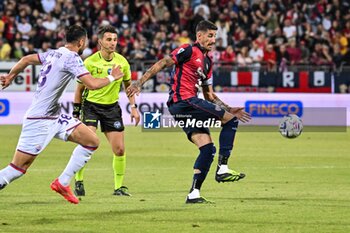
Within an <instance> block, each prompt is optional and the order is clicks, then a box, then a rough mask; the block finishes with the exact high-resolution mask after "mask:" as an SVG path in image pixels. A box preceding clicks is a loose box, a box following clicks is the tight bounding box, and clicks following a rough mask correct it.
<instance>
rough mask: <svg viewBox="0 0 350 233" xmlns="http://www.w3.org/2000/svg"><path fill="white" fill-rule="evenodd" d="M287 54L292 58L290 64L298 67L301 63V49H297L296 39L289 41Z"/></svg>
mask: <svg viewBox="0 0 350 233" xmlns="http://www.w3.org/2000/svg"><path fill="white" fill-rule="evenodd" d="M287 52H288V54H289V56H290V64H291V65H296V64H298V63H300V62H301V49H300V48H299V47H297V43H296V40H295V39H291V40H290V41H289V44H288V47H287Z"/></svg>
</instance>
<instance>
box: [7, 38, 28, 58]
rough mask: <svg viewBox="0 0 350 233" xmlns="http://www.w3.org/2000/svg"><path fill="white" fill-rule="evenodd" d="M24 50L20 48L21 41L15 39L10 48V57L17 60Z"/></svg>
mask: <svg viewBox="0 0 350 233" xmlns="http://www.w3.org/2000/svg"><path fill="white" fill-rule="evenodd" d="M24 54H25V52H24V50H23V48H22V45H21V41H20V40H16V41H15V43H14V44H13V48H12V50H11V55H10V58H12V59H16V60H19V59H21V58H22V57H23V56H24Z"/></svg>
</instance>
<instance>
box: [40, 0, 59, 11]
mask: <svg viewBox="0 0 350 233" xmlns="http://www.w3.org/2000/svg"><path fill="white" fill-rule="evenodd" d="M41 5H42V7H43V10H44V11H45V13H50V12H51V11H53V9H54V8H55V6H56V0H41Z"/></svg>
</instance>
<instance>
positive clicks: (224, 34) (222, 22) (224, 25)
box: [216, 15, 230, 47]
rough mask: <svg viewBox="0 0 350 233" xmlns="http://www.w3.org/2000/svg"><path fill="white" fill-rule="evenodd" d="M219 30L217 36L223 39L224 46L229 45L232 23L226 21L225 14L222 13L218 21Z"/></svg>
mask: <svg viewBox="0 0 350 233" xmlns="http://www.w3.org/2000/svg"><path fill="white" fill-rule="evenodd" d="M216 26H217V27H218V30H217V32H216V38H221V39H222V46H223V47H226V46H227V39H228V31H229V30H230V25H229V23H228V22H226V19H225V15H220V16H219V20H218V21H217V22H216Z"/></svg>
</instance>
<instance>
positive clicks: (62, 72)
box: [0, 25, 124, 204]
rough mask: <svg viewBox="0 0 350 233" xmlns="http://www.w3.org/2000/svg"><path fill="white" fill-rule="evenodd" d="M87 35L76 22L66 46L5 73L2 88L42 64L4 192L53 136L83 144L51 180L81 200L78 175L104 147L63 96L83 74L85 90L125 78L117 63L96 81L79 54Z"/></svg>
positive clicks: (3, 177) (1, 182)
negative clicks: (74, 182)
mask: <svg viewBox="0 0 350 233" xmlns="http://www.w3.org/2000/svg"><path fill="white" fill-rule="evenodd" d="M86 41H87V33H86V30H85V29H84V28H82V27H80V26H77V25H73V26H71V27H69V28H68V30H67V32H66V45H65V46H64V47H61V48H58V49H55V50H50V51H48V52H45V53H39V54H32V55H28V56H25V57H23V58H22V59H21V60H20V61H19V62H18V63H17V64H16V65H15V66H14V67H13V68H12V69H11V71H10V73H9V74H7V75H2V76H0V83H1V86H2V88H3V89H4V88H6V87H8V86H9V85H10V84H11V82H12V81H13V79H14V78H15V77H16V76H17V74H18V73H20V72H21V71H23V70H24V69H25V68H26V67H27V66H28V65H39V64H42V68H41V70H40V78H39V81H38V86H37V90H36V92H35V95H34V99H33V102H32V104H31V106H30V108H29V109H28V110H27V112H26V114H25V116H24V119H23V127H22V132H21V136H20V138H19V141H18V144H17V148H16V152H15V154H14V157H13V160H12V162H11V163H10V164H9V165H8V166H7V167H5V168H4V169H2V170H0V190H1V189H3V188H4V187H5V186H6V185H8V184H9V183H10V182H12V181H14V180H15V179H17V178H19V177H21V176H22V175H23V174H25V173H26V171H27V169H28V168H29V166H30V165H31V164H32V163H33V161H34V160H35V158H36V157H37V155H38V154H40V152H42V151H43V150H44V149H45V147H46V146H47V145H48V144H49V142H50V141H51V140H52V138H57V139H61V140H64V141H71V142H75V143H77V144H78V146H77V147H76V148H75V149H74V151H73V153H72V156H71V158H70V160H69V162H68V164H67V166H66V168H65V169H64V171H63V172H62V174H61V175H60V176H59V177H58V178H57V179H55V180H54V181H53V182H52V183H51V189H52V190H54V191H56V192H57V193H59V194H61V195H62V196H63V197H64V198H65V199H66V200H67V201H69V202H71V203H73V204H78V203H79V200H78V199H77V197H76V196H75V195H74V194H73V192H72V191H71V189H70V181H71V178H72V177H73V176H74V173H75V172H77V171H79V170H80V169H81V168H82V167H83V166H84V165H85V163H87V162H88V161H89V159H90V158H91V155H92V153H93V152H94V150H96V148H97V147H98V146H99V139H98V137H97V135H96V134H95V133H94V132H93V131H91V130H90V129H89V128H88V127H87V126H86V125H84V124H81V122H80V121H79V120H77V119H75V118H73V117H72V116H68V115H65V114H61V112H60V105H59V103H58V100H59V98H60V97H61V95H62V93H63V92H64V90H65V88H66V86H67V84H68V83H69V81H70V80H72V79H74V78H78V79H79V80H80V81H81V82H82V83H83V84H84V85H85V87H86V88H88V89H91V90H94V89H99V88H102V87H104V86H107V85H108V84H109V83H111V82H114V81H115V80H118V79H120V78H122V77H123V76H124V74H123V73H122V72H121V70H120V67H119V66H118V67H113V69H112V70H111V73H110V74H109V75H108V76H107V77H106V78H99V79H95V78H93V77H92V76H91V74H90V73H89V71H87V69H86V68H85V66H84V63H83V61H82V60H81V58H80V57H79V54H81V53H82V52H83V50H84V48H85V46H86Z"/></svg>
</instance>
